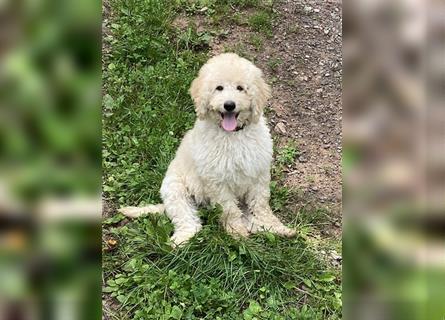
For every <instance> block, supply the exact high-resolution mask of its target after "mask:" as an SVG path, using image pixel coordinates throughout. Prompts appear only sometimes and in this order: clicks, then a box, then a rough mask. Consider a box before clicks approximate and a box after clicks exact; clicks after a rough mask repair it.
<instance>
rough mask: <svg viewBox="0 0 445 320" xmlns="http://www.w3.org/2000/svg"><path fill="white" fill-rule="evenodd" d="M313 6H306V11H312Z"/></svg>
mask: <svg viewBox="0 0 445 320" xmlns="http://www.w3.org/2000/svg"><path fill="white" fill-rule="evenodd" d="M312 10H313V9H312V7H311V6H306V7H304V12H306V13H310V12H312Z"/></svg>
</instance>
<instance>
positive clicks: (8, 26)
mask: <svg viewBox="0 0 445 320" xmlns="http://www.w3.org/2000/svg"><path fill="white" fill-rule="evenodd" d="M100 20H101V3H100V2H99V1H90V0H53V1H46V0H34V1H28V0H26V1H14V0H11V1H8V0H2V1H0V319H98V318H99V317H100V314H101V313H100V304H101V299H100V292H101V287H100V276H101V274H100V263H101V251H100V241H101V233H100V225H99V223H100V200H99V199H100V181H101V179H100V176H101V174H100V159H101V157H100V150H101V149H100V133H101V130H100V80H101V78H100V26H101V24H100Z"/></svg>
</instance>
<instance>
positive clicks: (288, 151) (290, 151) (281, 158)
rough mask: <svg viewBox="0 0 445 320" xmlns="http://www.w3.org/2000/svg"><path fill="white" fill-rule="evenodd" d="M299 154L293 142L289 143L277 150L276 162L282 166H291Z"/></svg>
mask: <svg viewBox="0 0 445 320" xmlns="http://www.w3.org/2000/svg"><path fill="white" fill-rule="evenodd" d="M298 155H299V151H298V148H297V147H296V145H295V143H289V144H288V145H286V146H284V147H283V148H281V149H279V150H278V152H277V157H276V158H277V163H278V164H279V165H282V166H291V165H292V164H294V162H295V158H296V157H297V156H298Z"/></svg>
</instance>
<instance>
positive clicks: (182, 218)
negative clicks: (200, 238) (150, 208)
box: [161, 176, 202, 245]
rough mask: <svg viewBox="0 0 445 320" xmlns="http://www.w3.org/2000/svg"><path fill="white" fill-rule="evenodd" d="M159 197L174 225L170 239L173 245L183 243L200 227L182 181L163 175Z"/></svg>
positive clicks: (196, 214) (195, 211)
mask: <svg viewBox="0 0 445 320" xmlns="http://www.w3.org/2000/svg"><path fill="white" fill-rule="evenodd" d="M161 197H162V200H163V202H164V206H165V212H166V214H167V216H168V217H169V218H170V220H171V221H172V223H173V225H174V227H175V231H174V233H173V235H172V237H171V240H172V242H173V244H174V245H181V244H184V243H185V242H187V241H188V240H189V239H190V238H191V237H193V236H194V235H195V234H196V233H197V232H199V230H201V228H202V225H201V221H200V219H199V217H198V213H197V210H196V208H195V207H194V205H193V203H192V201H191V199H190V196H189V195H188V193H187V189H186V187H185V185H184V183H183V182H182V181H181V179H179V178H177V177H172V176H167V177H165V179H164V181H163V182H162V187H161Z"/></svg>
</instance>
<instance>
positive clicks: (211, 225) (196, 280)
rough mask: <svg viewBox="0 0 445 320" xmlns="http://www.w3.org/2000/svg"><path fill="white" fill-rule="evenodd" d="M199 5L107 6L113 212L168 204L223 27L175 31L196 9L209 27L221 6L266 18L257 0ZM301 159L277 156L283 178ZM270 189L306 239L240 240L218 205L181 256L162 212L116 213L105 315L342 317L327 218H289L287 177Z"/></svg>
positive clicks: (106, 140) (111, 223)
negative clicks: (169, 173) (193, 87)
mask: <svg viewBox="0 0 445 320" xmlns="http://www.w3.org/2000/svg"><path fill="white" fill-rule="evenodd" d="M201 2H202V3H201ZM201 2H199V3H198V2H197V3H198V5H197V6H196V7H193V8H191V7H190V3H191V2H188V1H177V2H174V1H161V0H157V1H156V0H154V1H150V2H142V1H136V0H133V1H132V0H112V1H111V3H110V5H111V7H112V11H113V16H112V19H111V20H112V24H111V28H112V35H110V36H108V37H106V38H105V42H106V43H105V45H108V46H110V47H111V50H110V52H111V53H110V56H107V57H106V59H105V62H104V70H103V87H104V99H103V172H104V177H103V190H104V197H105V199H106V201H108V202H112V203H114V204H115V205H116V206H121V205H139V204H143V203H157V202H159V201H160V198H159V187H160V183H161V181H162V178H163V176H164V174H165V171H166V169H167V166H168V164H169V163H170V161H171V159H172V158H173V156H174V153H175V151H176V149H177V147H178V145H179V142H180V140H181V138H182V136H183V135H184V133H185V131H186V130H187V129H189V128H191V127H192V125H193V122H194V119H195V115H194V112H193V104H192V101H191V98H190V97H189V95H188V88H189V86H190V83H191V81H192V79H193V78H194V77H195V76H196V74H197V72H198V69H199V67H200V66H201V65H202V64H203V63H204V62H205V60H206V59H207V58H208V47H209V42H210V37H211V36H212V35H214V34H216V33H217V31H216V30H206V31H205V32H197V30H196V29H195V28H194V26H193V25H189V27H187V28H186V29H185V30H179V29H177V28H174V27H172V22H173V20H174V19H175V17H176V16H177V15H179V14H183V13H184V12H188V13H189V14H192V15H193V14H198V13H196V12H194V11H193V10H200V9H202V8H203V7H205V6H207V7H208V8H209V10H208V12H206V13H205V15H206V19H209V21H211V20H212V14H213V13H215V14H216V13H217V12H222V11H223V10H222V9H221V6H230V5H231V6H236V7H237V10H244V9H246V10H247V9H249V10H252V8H253V9H255V10H256V9H258V10H262V7H261V6H260V5H259V2H258V1H221V2H216V1H201ZM226 9H227V8H225V9H224V10H226ZM187 10H188V11H187ZM230 10H232V9H230ZM229 12H230V11H229ZM220 21H222V22H221V23H224V22H223V21H224V19H220ZM227 21H230V20H229V19H227ZM259 21H260V23H259V24H258V26H260V25H262V22H261V19H260V20H259ZM255 23H256V22H255ZM255 23H253V25H255ZM253 25H252V26H253ZM297 153H298V150H297V149H296V146H293V145H292V144H289V145H287V146H285V147H284V148H283V149H281V150H278V151H277V162H276V166H277V168H278V169H276V170H280V168H283V166H288V165H291V163H292V162H293V160H294V159H295V157H296V155H297ZM274 170H275V169H274ZM279 176H280V175H274V177H276V178H277V179H278V177H279ZM271 190H272V199H271V205H272V208H273V210H274V211H275V212H276V213H277V214H278V215H280V216H281V217H287V221H288V222H289V224H290V225H292V226H293V227H295V228H297V230H298V231H299V235H298V236H297V237H296V238H295V239H283V238H280V237H277V236H275V235H273V234H270V233H264V234H259V235H256V236H253V237H251V238H249V239H245V240H236V239H233V238H232V237H230V236H228V235H227V234H226V233H225V232H224V231H223V230H221V227H220V226H219V224H218V216H219V214H220V210H219V208H204V209H202V210H201V211H200V214H201V216H202V219H203V220H204V223H205V226H204V228H203V230H202V231H201V232H200V233H199V234H198V235H197V236H195V237H194V238H193V240H192V241H191V242H190V243H188V244H187V245H186V246H184V247H182V248H180V249H175V250H172V248H171V246H170V243H169V236H170V234H171V232H172V225H171V223H170V222H169V221H168V219H167V218H166V217H165V216H149V217H144V218H141V219H137V220H135V221H131V222H129V221H127V220H126V219H124V217H123V216H121V215H119V214H116V213H111V215H110V217H108V218H107V219H106V220H105V221H104V223H103V229H104V239H105V245H104V252H103V253H104V254H103V270H104V288H103V291H104V299H105V300H107V301H109V302H110V304H109V305H107V307H106V312H105V313H106V315H107V316H108V317H109V318H111V319H234V320H236V319H338V318H339V317H340V314H341V300H340V291H341V289H340V273H339V270H337V269H333V268H331V267H330V266H329V263H328V262H327V261H325V259H324V258H323V257H321V256H319V255H318V251H319V250H320V248H321V247H323V246H326V245H327V244H326V243H324V242H323V241H322V239H320V238H319V237H318V236H317V234H318V228H319V227H320V225H323V224H324V223H329V218H328V216H327V215H323V214H317V212H318V211H317V210H318V209H316V210H314V209H308V210H306V209H304V210H303V209H302V210H299V211H298V212H295V211H292V209H290V204H291V203H292V202H293V201H294V199H293V198H294V197H295V192H294V190H290V189H288V188H286V187H284V186H283V185H282V182H281V181H280V180H279V179H278V181H274V182H273V183H272V185H271ZM314 213H315V215H314ZM329 245H330V244H329ZM112 306H114V307H112Z"/></svg>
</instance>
